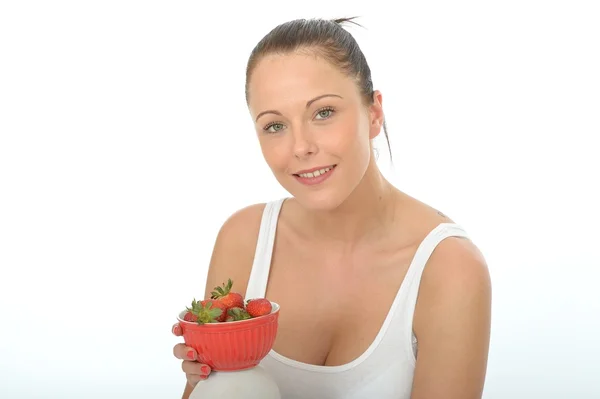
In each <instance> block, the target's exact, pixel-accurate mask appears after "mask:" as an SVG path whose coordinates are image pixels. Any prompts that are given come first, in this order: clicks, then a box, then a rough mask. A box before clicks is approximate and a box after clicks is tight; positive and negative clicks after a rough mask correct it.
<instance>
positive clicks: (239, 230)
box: [204, 204, 265, 299]
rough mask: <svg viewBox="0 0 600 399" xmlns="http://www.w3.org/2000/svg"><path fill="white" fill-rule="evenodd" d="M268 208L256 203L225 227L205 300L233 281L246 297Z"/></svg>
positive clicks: (216, 247)
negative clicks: (216, 288) (261, 224)
mask: <svg viewBox="0 0 600 399" xmlns="http://www.w3.org/2000/svg"><path fill="white" fill-rule="evenodd" d="M264 206H265V204H255V205H250V206H248V207H246V208H243V209H241V210H239V211H237V212H235V213H234V214H232V215H231V216H230V217H229V218H228V219H227V220H226V221H225V223H223V225H222V226H221V228H220V230H219V232H218V234H217V238H216V240H215V245H214V248H213V251H212V255H211V259H210V264H209V267H208V275H207V277H206V287H205V292H204V298H205V299H207V298H209V297H210V293H211V292H212V291H213V290H214V288H215V287H216V286H220V285H222V284H223V283H227V280H228V279H231V280H232V281H233V290H234V291H235V292H238V293H240V294H242V296H244V297H245V294H246V287H247V285H248V279H249V278H250V272H251V269H252V263H253V261H254V253H255V250H256V242H257V240H258V231H259V227H260V221H261V218H262V213H263V210H264Z"/></svg>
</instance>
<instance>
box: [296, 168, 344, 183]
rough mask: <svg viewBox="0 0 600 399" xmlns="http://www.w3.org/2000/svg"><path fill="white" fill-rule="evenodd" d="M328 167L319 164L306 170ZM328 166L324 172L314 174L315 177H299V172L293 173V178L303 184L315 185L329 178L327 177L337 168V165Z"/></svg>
mask: <svg viewBox="0 0 600 399" xmlns="http://www.w3.org/2000/svg"><path fill="white" fill-rule="evenodd" d="M328 167H329V166H320V167H319V168H316V169H308V171H309V172H312V171H315V170H319V169H323V168H328ZM330 167H331V169H329V170H328V171H327V172H325V173H324V174H322V175H319V176H316V177H301V176H300V175H299V174H294V178H295V179H296V181H297V182H299V183H301V184H304V185H305V186H317V185H319V184H321V183H323V182H324V181H325V180H327V179H329V177H330V176H331V175H332V174H333V173H334V172H335V170H336V169H337V165H331V166H330ZM309 172H304V171H302V172H299V173H309Z"/></svg>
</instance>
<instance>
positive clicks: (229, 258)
mask: <svg viewBox="0 0 600 399" xmlns="http://www.w3.org/2000/svg"><path fill="white" fill-rule="evenodd" d="M264 206H265V204H255V205H250V206H248V207H246V208H243V209H241V210H239V211H237V212H235V213H234V214H232V215H231V216H230V217H229V218H228V219H227V220H226V221H225V223H223V225H222V226H221V228H220V229H219V232H218V233H217V238H216V240H215V245H214V247H213V251H212V255H211V258H210V264H209V266H208V275H207V277H206V287H205V292H204V299H208V298H209V297H210V294H211V292H212V291H213V290H214V288H215V287H216V286H218V285H221V284H223V283H226V282H227V280H228V279H231V280H232V281H233V289H234V290H235V291H236V292H239V293H240V294H241V295H242V296H244V297H245V294H246V287H247V285H248V279H249V278H250V271H251V269H252V263H253V261H254V252H255V248H256V242H257V240H258V231H259V228H260V220H261V218H262V213H263V210H264ZM193 389H194V388H193V387H192V386H191V385H189V384H188V383H187V382H186V384H185V389H184V391H183V395H182V399H187V398H189V396H190V394H191V393H192V391H193Z"/></svg>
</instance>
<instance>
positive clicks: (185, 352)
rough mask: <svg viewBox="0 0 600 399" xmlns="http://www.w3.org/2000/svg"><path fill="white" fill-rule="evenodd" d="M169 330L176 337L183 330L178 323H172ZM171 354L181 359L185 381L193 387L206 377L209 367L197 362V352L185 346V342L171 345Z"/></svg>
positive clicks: (209, 370) (180, 334)
mask: <svg viewBox="0 0 600 399" xmlns="http://www.w3.org/2000/svg"><path fill="white" fill-rule="evenodd" d="M171 331H172V332H173V334H174V335H176V336H178V337H181V336H182V335H183V331H182V330H181V326H180V325H179V323H176V324H174V325H173V328H172V330H171ZM173 355H175V357H176V358H177V359H181V360H183V362H182V364H181V368H182V369H183V372H184V373H185V376H186V378H187V382H188V384H189V385H190V386H192V387H195V386H196V384H197V383H198V382H199V381H202V380H205V379H207V378H208V375H209V374H210V372H211V368H210V366H209V365H207V364H201V363H198V362H197V359H198V354H197V353H196V351H195V350H194V348H190V347H189V346H185V344H177V345H175V346H174V347H173Z"/></svg>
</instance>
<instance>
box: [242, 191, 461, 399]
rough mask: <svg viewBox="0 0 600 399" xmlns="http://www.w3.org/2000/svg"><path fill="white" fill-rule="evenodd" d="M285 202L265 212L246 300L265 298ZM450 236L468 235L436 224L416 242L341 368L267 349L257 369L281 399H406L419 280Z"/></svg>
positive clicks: (413, 359)
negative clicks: (378, 313) (381, 316)
mask: <svg viewBox="0 0 600 399" xmlns="http://www.w3.org/2000/svg"><path fill="white" fill-rule="evenodd" d="M284 201H285V198H282V199H279V200H276V201H272V202H269V203H267V205H266V207H265V209H264V213H263V216H262V221H261V225H260V230H259V235H258V242H257V246H256V253H255V257H254V264H253V266H252V271H251V273H250V280H249V281H248V288H247V291H246V298H258V297H264V296H265V292H266V288H267V281H268V278H269V270H270V267H271V256H272V253H273V247H274V241H275V233H276V230H277V220H278V218H279V212H280V210H281V206H282V204H283V202H284ZM451 236H458V237H467V234H466V232H465V231H464V230H463V229H462V228H461V227H460V226H458V225H456V224H454V223H441V224H439V225H438V226H437V227H435V228H434V229H433V230H432V231H431V232H430V233H429V234H428V235H427V236H426V237H425V239H424V240H423V241H422V242H421V243H420V245H419V247H418V249H417V252H416V253H415V255H414V258H413V259H412V262H411V264H410V266H409V268H408V271H407V273H406V276H405V278H404V281H403V282H402V284H401V286H400V289H399V290H398V293H397V294H396V297H395V299H394V302H393V303H392V306H391V308H390V310H389V313H388V315H387V317H386V319H385V321H384V322H383V325H382V326H381V329H380V330H379V333H378V334H377V336H376V337H375V340H374V341H373V343H372V344H371V345H370V346H369V348H368V349H367V350H366V351H365V352H364V353H363V354H362V355H361V356H359V357H358V358H356V359H355V360H353V361H351V362H350V363H346V364H343V365H340V366H318V365H312V364H307V363H302V362H298V361H295V360H292V359H289V358H286V357H284V356H282V355H280V354H279V353H277V352H275V351H274V350H271V351H270V353H269V354H268V355H267V356H266V357H265V358H264V359H263V361H262V362H261V366H262V367H264V368H265V369H266V370H267V371H268V372H269V373H270V374H271V376H273V378H274V379H275V381H276V382H277V385H278V386H279V389H280V391H281V397H282V398H283V399H359V398H360V399H367V398H379V399H387V398H390V399H392V398H393V399H409V398H410V394H411V389H412V381H413V373H414V367H415V362H416V352H417V342H416V338H415V336H414V334H413V330H412V324H413V314H414V309H415V304H416V301H417V294H418V291H419V284H420V281H421V275H422V273H423V269H424V268H425V264H426V263H427V260H428V259H429V257H430V255H431V254H432V252H433V250H434V249H435V248H436V246H437V245H438V244H439V243H440V242H441V241H442V240H444V239H445V238H447V237H451ZM281 311H282V312H285V309H282V310H281Z"/></svg>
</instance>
